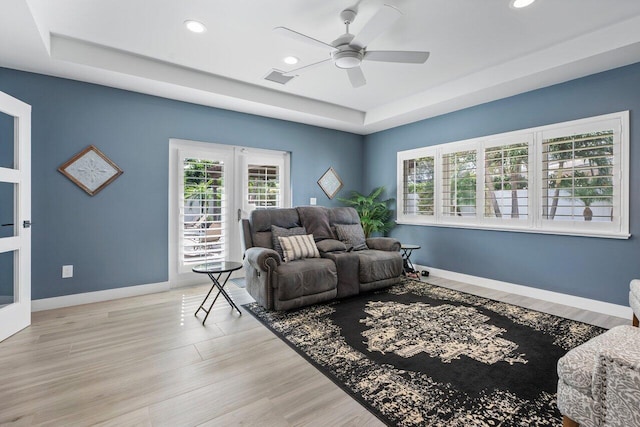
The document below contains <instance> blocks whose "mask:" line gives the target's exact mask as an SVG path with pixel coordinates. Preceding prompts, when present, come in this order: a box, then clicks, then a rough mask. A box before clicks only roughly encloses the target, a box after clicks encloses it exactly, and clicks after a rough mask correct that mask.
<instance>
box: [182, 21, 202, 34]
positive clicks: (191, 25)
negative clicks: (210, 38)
mask: <svg viewBox="0 0 640 427" xmlns="http://www.w3.org/2000/svg"><path fill="white" fill-rule="evenodd" d="M184 26H185V27H187V30H189V31H191V32H192V33H198V34H200V33H204V32H205V31H207V27H205V26H204V24H203V23H202V22H198V21H194V20H192V19H189V20H186V21H184Z"/></svg>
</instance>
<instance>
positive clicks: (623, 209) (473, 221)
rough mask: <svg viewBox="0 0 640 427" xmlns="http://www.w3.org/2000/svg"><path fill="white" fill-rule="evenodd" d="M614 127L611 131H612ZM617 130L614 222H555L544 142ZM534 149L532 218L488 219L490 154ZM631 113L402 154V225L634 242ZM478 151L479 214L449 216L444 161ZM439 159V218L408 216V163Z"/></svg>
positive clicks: (399, 204)
mask: <svg viewBox="0 0 640 427" xmlns="http://www.w3.org/2000/svg"><path fill="white" fill-rule="evenodd" d="M606 126H608V128H606ZM605 129H613V130H614V145H613V147H614V154H613V159H614V165H613V167H614V170H613V176H614V190H613V191H614V195H613V205H614V211H613V212H614V220H613V221H612V222H611V223H609V222H595V221H594V222H587V221H553V220H548V219H544V218H543V201H542V196H543V194H544V189H543V187H542V185H543V170H542V167H543V163H544V159H543V152H542V150H543V141H544V139H549V138H552V137H553V136H568V135H571V134H576V133H577V132H584V133H588V132H595V131H602V130H605ZM524 142H526V143H527V144H528V166H527V180H528V184H527V187H528V193H527V197H528V201H527V219H526V220H525V219H523V220H517V219H516V220H514V219H512V218H485V217H484V209H485V193H484V190H485V179H486V177H485V156H486V150H488V149H490V148H493V147H499V146H507V145H513V144H518V143H524ZM629 144H630V138H629V111H620V112H616V113H611V114H604V115H600V116H594V117H588V118H583V119H578V120H572V121H567V122H561V123H555V124H551V125H545V126H539V127H534V128H528V129H522V130H517V131H513V132H505V133H500V134H494V135H488V136H483V137H478V138H472V139H468V140H463V141H455V142H450V143H445V144H438V145H432V146H427V147H422V148H415V149H411V150H405V151H399V152H398V153H397V169H396V174H397V199H396V200H397V210H396V222H397V223H398V224H410V225H424V226H437V227H454V228H473V229H487V230H497V231H513V232H523V233H538V234H557V235H571V236H586V237H602V238H614V239H628V238H629V237H630V234H629V217H630V215H629ZM468 150H476V215H475V216H466V217H452V216H446V215H443V213H442V209H443V200H442V197H443V195H442V194H443V193H442V192H443V185H444V182H443V173H444V172H443V167H442V162H443V156H444V154H447V153H453V152H459V151H468ZM431 156H433V157H434V165H435V166H434V167H435V171H434V177H435V178H434V180H435V182H434V193H435V194H434V215H418V214H406V213H404V206H405V201H404V179H405V177H404V162H405V161H406V160H411V159H418V158H421V157H431Z"/></svg>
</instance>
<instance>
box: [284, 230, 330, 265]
mask: <svg viewBox="0 0 640 427" xmlns="http://www.w3.org/2000/svg"><path fill="white" fill-rule="evenodd" d="M278 240H280V245H281V246H282V252H284V262H289V261H294V260H296V259H302V258H320V253H319V252H318V247H317V246H316V242H315V241H314V240H313V234H306V235H303V236H289V237H278Z"/></svg>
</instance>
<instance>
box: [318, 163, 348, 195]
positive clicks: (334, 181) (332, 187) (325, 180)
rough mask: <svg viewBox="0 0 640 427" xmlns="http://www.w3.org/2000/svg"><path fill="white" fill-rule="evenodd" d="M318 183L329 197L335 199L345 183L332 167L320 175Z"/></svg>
mask: <svg viewBox="0 0 640 427" xmlns="http://www.w3.org/2000/svg"><path fill="white" fill-rule="evenodd" d="M318 185H319V186H320V188H322V191H324V194H326V195H327V197H328V198H330V199H333V198H334V197H335V195H336V194H337V193H338V191H340V189H341V188H342V185H343V184H342V180H341V179H340V177H339V176H338V174H337V173H336V171H335V170H334V169H333V168H332V167H331V168H329V169H327V171H326V172H325V173H324V174H323V175H322V176H321V177H320V179H319V180H318Z"/></svg>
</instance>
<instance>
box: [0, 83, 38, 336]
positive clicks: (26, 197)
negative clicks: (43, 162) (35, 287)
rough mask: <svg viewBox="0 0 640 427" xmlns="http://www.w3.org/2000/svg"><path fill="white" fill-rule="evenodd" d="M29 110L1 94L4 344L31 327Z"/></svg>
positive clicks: (0, 331) (0, 321) (0, 326)
mask: <svg viewBox="0 0 640 427" xmlns="http://www.w3.org/2000/svg"><path fill="white" fill-rule="evenodd" d="M30 219H31V106H29V105H27V104H25V103H24V102H21V101H19V100H17V99H15V98H12V97H11V96H9V95H7V94H5V93H3V92H0V341H2V340H4V339H6V338H7V337H9V336H11V335H13V334H15V333H16V332H18V331H20V330H21V329H24V328H26V327H27V326H29V325H30V324H31V229H30V228H29V227H30V226H31V222H30Z"/></svg>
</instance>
